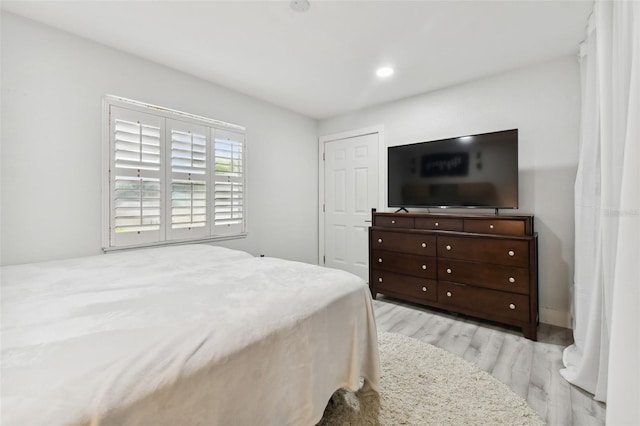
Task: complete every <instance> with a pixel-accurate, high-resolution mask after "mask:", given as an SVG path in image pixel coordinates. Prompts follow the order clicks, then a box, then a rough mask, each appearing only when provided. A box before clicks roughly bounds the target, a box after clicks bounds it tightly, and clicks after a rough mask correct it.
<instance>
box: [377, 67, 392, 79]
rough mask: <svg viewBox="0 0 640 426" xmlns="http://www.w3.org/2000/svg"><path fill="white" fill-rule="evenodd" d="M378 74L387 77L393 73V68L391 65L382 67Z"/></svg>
mask: <svg viewBox="0 0 640 426" xmlns="http://www.w3.org/2000/svg"><path fill="white" fill-rule="evenodd" d="M376 75H377V76H378V77H380V78H386V77H390V76H392V75H393V68H391V67H380V68H378V69H377V70H376Z"/></svg>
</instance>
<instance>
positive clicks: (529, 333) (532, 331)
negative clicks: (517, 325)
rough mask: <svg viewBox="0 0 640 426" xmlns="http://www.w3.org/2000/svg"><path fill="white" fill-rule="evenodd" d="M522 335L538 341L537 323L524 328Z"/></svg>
mask: <svg viewBox="0 0 640 426" xmlns="http://www.w3.org/2000/svg"><path fill="white" fill-rule="evenodd" d="M522 334H524V337H526V338H527V339H530V340H533V341H534V342H536V341H537V340H538V327H537V325H536V324H535V323H533V324H527V325H524V326H522Z"/></svg>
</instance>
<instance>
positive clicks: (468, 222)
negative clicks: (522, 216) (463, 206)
mask: <svg viewBox="0 0 640 426" xmlns="http://www.w3.org/2000/svg"><path fill="white" fill-rule="evenodd" d="M464 232H475V233H479V234H499V235H516V236H520V235H525V228H524V221H521V220H507V219H504V220H502V219H500V220H491V219H465V220H464Z"/></svg>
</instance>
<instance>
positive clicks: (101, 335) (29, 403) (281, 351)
mask: <svg viewBox="0 0 640 426" xmlns="http://www.w3.org/2000/svg"><path fill="white" fill-rule="evenodd" d="M1 279H2V283H1V285H2V287H1V289H2V293H1V296H2V314H1V315H2V323H1V333H2V334H1V341H2V358H1V361H2V369H1V374H2V389H1V397H2V414H1V415H2V424H3V425H18V426H23V425H58V424H92V425H97V424H107V425H109V424H114V425H129V424H131V425H133V424H152V425H163V424H166V425H175V424H181V425H191V424H193V425H196V424H203V425H230V424H233V425H249V424H251V425H254V424H260V425H313V424H315V423H316V422H317V421H319V420H320V418H321V417H322V412H323V410H324V407H325V406H326V404H327V402H328V399H329V398H330V396H331V395H332V393H333V392H334V391H335V390H337V389H339V388H343V387H344V388H348V389H350V390H353V391H356V390H358V388H359V387H360V385H361V378H364V386H363V387H362V388H361V389H360V392H363V393H367V392H375V391H377V388H378V383H379V364H378V352H377V340H376V329H375V320H374V316H373V309H372V304H371V296H370V294H369V291H368V288H367V286H366V283H364V282H363V281H362V280H361V279H360V278H358V277H356V276H355V275H352V274H349V273H347V272H344V271H339V270H335V269H330V268H324V267H320V266H316V265H309V264H304V263H298V262H292V261H285V260H282V259H276V258H268V257H265V258H256V257H253V256H251V255H249V254H247V253H244V252H241V251H235V250H230V249H225V248H221V247H214V246H210V245H204V244H200V245H183V246H172V247H163V248H151V249H142V250H134V251H126V252H117V253H111V254H106V255H99V256H90V257H84V258H77V259H69V260H63V261H54V262H44V263H37V264H27V265H18V266H8V267H3V268H2V275H1Z"/></svg>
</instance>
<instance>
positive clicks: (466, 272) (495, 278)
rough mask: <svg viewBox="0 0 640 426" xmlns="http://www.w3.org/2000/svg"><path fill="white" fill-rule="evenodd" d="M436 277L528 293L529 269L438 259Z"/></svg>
mask: <svg viewBox="0 0 640 426" xmlns="http://www.w3.org/2000/svg"><path fill="white" fill-rule="evenodd" d="M438 279H439V280H442V281H451V282H455V283H462V284H472V285H475V286H480V287H485V288H492V289H495V290H503V291H510V292H514V293H521V294H529V269H527V268H518V267H515V266H502V265H488V264H486V263H476V262H464V261H461V260H453V259H439V260H438Z"/></svg>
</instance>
